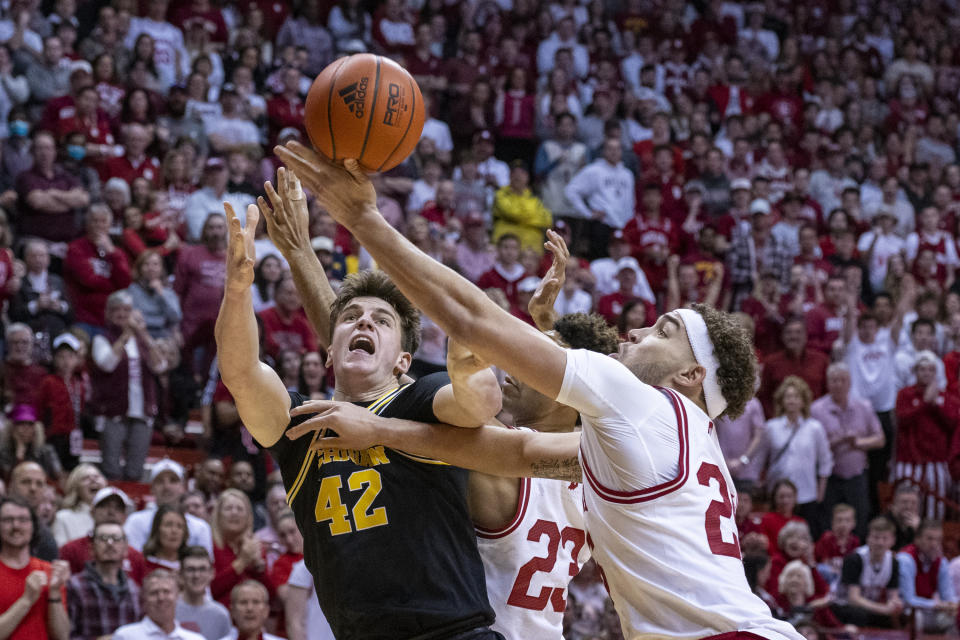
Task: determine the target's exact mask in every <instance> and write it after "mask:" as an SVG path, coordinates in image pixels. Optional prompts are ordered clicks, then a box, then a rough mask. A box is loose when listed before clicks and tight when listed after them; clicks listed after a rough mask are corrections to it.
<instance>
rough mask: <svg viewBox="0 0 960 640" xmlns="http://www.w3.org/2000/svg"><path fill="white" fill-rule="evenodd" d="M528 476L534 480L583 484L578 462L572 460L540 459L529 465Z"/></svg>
mask: <svg viewBox="0 0 960 640" xmlns="http://www.w3.org/2000/svg"><path fill="white" fill-rule="evenodd" d="M530 474H531V475H532V476H533V477H535V478H549V479H551V480H567V481H569V482H583V470H582V469H581V468H580V460H579V459H578V458H577V457H576V456H574V457H572V458H542V459H540V460H537V461H536V462H534V463H532V464H531V465H530Z"/></svg>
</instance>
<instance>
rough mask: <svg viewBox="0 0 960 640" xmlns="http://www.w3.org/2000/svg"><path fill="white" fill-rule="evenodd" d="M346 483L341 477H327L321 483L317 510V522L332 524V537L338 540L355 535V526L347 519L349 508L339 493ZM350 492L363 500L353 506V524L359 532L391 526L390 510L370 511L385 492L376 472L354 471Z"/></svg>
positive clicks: (349, 483) (368, 470)
mask: <svg viewBox="0 0 960 640" xmlns="http://www.w3.org/2000/svg"><path fill="white" fill-rule="evenodd" d="M342 486H343V480H341V478H340V476H327V477H326V478H324V479H323V481H321V482H320V492H319V495H317V506H316V509H315V510H314V515H315V516H316V520H317V522H326V521H328V520H329V521H330V535H332V536H339V535H342V534H344V533H350V532H352V531H353V526H352V525H351V524H350V520H349V519H348V518H347V507H346V505H344V504H343V501H341V500H340V489H341V487H342ZM347 488H348V489H349V490H350V491H360V490H361V489H363V493H362V494H361V495H360V499H359V500H357V503H356V504H355V505H353V510H352V512H353V522H354V523H355V524H356V527H357V531H363V530H364V529H372V528H373V527H379V526H381V525H385V524H387V523H388V519H387V510H386V509H385V508H384V507H377V508H376V509H373V510H371V511H368V509H370V506H371V505H372V504H373V501H374V500H375V499H376V497H377V495H379V494H380V489H382V488H383V485H382V483H381V482H380V472H379V471H377V470H376V469H363V470H361V471H354V472H353V473H351V474H350V477H349V478H348V479H347Z"/></svg>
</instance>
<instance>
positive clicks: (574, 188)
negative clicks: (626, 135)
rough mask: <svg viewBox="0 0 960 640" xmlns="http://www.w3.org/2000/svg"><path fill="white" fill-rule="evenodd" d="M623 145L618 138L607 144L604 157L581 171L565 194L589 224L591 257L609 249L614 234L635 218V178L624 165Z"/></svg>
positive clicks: (605, 142) (608, 141)
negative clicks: (611, 236) (611, 235)
mask: <svg viewBox="0 0 960 640" xmlns="http://www.w3.org/2000/svg"><path fill="white" fill-rule="evenodd" d="M622 158H623V145H622V143H621V142H620V140H619V139H618V138H607V139H606V140H604V141H603V157H601V158H598V159H597V160H594V161H593V162H591V163H590V164H588V165H587V166H585V167H584V168H583V169H581V170H580V171H578V172H577V174H576V175H575V176H573V179H572V180H570V183H569V184H568V185H567V188H566V189H565V190H564V193H565V194H566V196H567V199H569V200H570V204H572V205H573V208H574V210H576V212H577V215H578V216H579V217H581V218H584V219H585V220H587V221H588V223H587V224H586V225H585V231H586V235H587V236H588V238H589V242H590V255H591V256H592V257H599V256H601V255H603V254H604V253H605V252H606V250H607V244H608V243H609V241H610V234H611V233H612V232H613V230H615V229H623V227H624V225H626V224H627V222H629V221H630V219H631V218H632V217H633V215H634V178H633V173H631V172H630V171H629V170H628V169H627V168H626V167H624V166H623V163H622V162H621V159H622Z"/></svg>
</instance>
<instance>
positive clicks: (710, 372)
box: [276, 143, 801, 640]
mask: <svg viewBox="0 0 960 640" xmlns="http://www.w3.org/2000/svg"><path fill="white" fill-rule="evenodd" d="M276 151H277V154H278V156H279V157H280V158H281V160H283V162H284V163H285V164H286V165H287V167H288V168H290V169H293V170H294V172H295V173H296V174H297V176H298V177H299V178H300V179H301V180H302V181H303V183H304V184H305V186H307V187H308V188H309V189H310V191H312V192H313V193H314V194H315V196H316V197H317V200H318V202H319V204H320V205H321V206H322V207H323V208H324V209H325V210H327V211H328V212H329V213H330V214H331V216H332V217H333V218H334V219H336V220H337V221H338V222H339V223H341V224H343V225H344V226H346V227H347V229H348V230H349V231H350V232H351V233H352V234H353V235H354V236H355V237H356V238H357V239H358V240H359V241H360V243H361V244H362V245H363V246H364V247H365V248H366V249H367V250H368V251H369V252H370V254H371V255H372V256H373V258H374V259H375V260H376V262H377V264H378V265H379V266H380V267H381V268H382V269H383V270H384V271H385V272H386V273H387V274H388V275H389V276H390V278H391V279H392V280H393V282H395V283H396V285H397V286H398V287H399V288H400V289H401V290H402V291H403V292H404V293H405V294H406V295H407V296H408V297H409V298H410V300H411V301H412V302H413V303H414V304H415V305H416V306H417V307H419V308H420V309H421V310H422V311H423V312H424V313H426V314H427V315H429V316H430V317H431V318H432V319H433V320H434V321H435V322H436V323H437V324H438V325H439V326H440V327H441V328H442V329H443V330H444V331H445V332H447V334H448V335H450V336H451V337H453V338H454V339H456V340H458V341H459V342H461V343H463V344H464V345H466V347H467V348H469V349H470V350H471V351H472V352H473V353H474V354H476V356H477V357H478V358H481V359H483V360H486V361H488V362H491V363H493V364H495V365H497V366H499V367H500V368H502V369H504V370H506V371H507V372H508V373H509V374H510V375H511V377H513V378H515V379H518V380H521V381H523V382H525V383H527V384H529V385H530V386H531V387H533V388H534V389H536V390H537V391H539V392H540V393H542V394H544V395H546V396H547V397H550V398H556V399H557V400H558V401H559V402H561V403H563V404H567V405H570V406H571V407H573V408H575V409H577V410H578V411H579V412H580V415H581V418H582V421H583V431H582V434H581V437H580V443H579V462H580V463H581V464H582V468H583V472H584V475H585V476H586V477H587V480H588V483H587V485H586V486H585V488H584V504H585V521H586V525H587V542H588V545H590V546H591V547H592V549H593V554H594V557H595V558H596V560H597V563H598V565H599V567H600V568H601V569H602V571H603V572H604V575H605V582H606V584H607V586H608V588H609V590H610V593H611V597H612V598H613V601H614V604H615V606H616V608H617V611H618V613H619V615H620V620H621V624H622V626H623V630H624V635H625V636H626V637H627V638H628V639H633V638H664V637H667V638H715V637H719V638H723V639H724V640H733V639H739V638H743V639H748V638H750V639H755V638H758V637H759V638H768V639H770V640H783V639H785V638H789V639H791V640H799V639H800V637H801V636H800V635H799V634H797V633H796V632H795V631H794V630H793V629H792V627H790V625H788V624H787V623H785V622H779V621H776V620H774V619H773V617H772V615H771V614H770V611H769V609H768V608H767V606H766V605H765V604H764V603H763V602H762V601H761V600H760V599H759V598H758V597H756V596H755V595H753V594H752V593H751V591H750V588H749V586H748V585H747V581H746V577H745V575H744V571H743V566H742V563H741V560H740V549H739V544H738V541H737V537H736V526H735V524H734V519H733V514H734V505H735V499H736V494H735V492H734V490H733V482H732V480H731V478H730V474H729V472H728V471H727V469H726V465H725V463H724V459H723V453H722V452H721V451H720V446H719V444H718V443H717V436H716V433H715V429H714V428H713V422H712V420H713V419H714V418H716V417H718V416H720V415H727V414H729V415H733V416H736V415H737V414H738V413H739V412H741V411H743V407H744V405H745V404H746V402H747V400H748V399H749V398H750V397H751V396H752V395H753V383H754V379H755V359H754V355H753V347H752V344H751V342H750V340H749V339H748V338H747V336H746V335H745V334H744V332H743V331H742V329H740V327H739V326H738V325H737V324H736V322H734V321H733V320H732V319H731V318H730V316H729V315H727V314H725V313H722V312H718V311H715V310H712V309H709V308H707V307H703V306H697V307H696V308H695V309H680V310H677V311H673V312H671V313H669V314H667V315H664V316H661V317H660V318H659V319H658V320H657V323H656V324H655V325H654V326H653V327H650V328H647V329H642V330H639V331H635V332H633V333H632V335H631V338H632V340H631V342H627V343H624V344H622V345H621V348H620V351H619V354H618V356H617V359H616V360H615V359H613V358H608V357H606V356H602V355H600V354H597V353H593V352H590V351H583V350H574V351H572V350H566V349H563V348H562V347H560V346H558V345H557V344H555V343H554V342H552V341H551V340H549V339H548V338H545V337H544V336H542V335H541V334H540V333H539V332H537V331H536V330H535V329H534V328H533V327H530V326H529V325H527V324H526V323H524V322H522V321H520V320H518V319H516V318H514V317H513V316H511V315H509V314H508V313H507V312H505V311H504V310H503V309H501V308H500V307H498V306H497V305H496V304H494V303H493V302H492V301H490V300H489V299H488V298H487V297H486V296H485V295H484V294H483V292H482V291H480V290H479V289H478V288H477V287H475V286H474V285H473V284H471V283H469V282H468V281H467V280H465V279H463V278H462V277H460V276H459V275H457V274H456V273H454V272H453V271H452V270H450V269H448V268H446V267H443V266H441V265H439V264H438V263H437V262H436V261H434V260H432V259H431V258H430V257H428V256H427V255H426V254H424V253H422V252H421V251H419V250H418V249H417V248H416V247H414V246H413V245H412V244H411V243H410V242H409V241H407V240H406V239H405V238H404V237H403V236H402V235H400V234H399V233H397V232H396V230H394V229H393V228H392V227H390V225H389V224H388V223H387V222H386V220H384V219H383V217H382V216H381V215H380V212H379V211H378V210H377V206H376V199H377V198H376V193H375V191H374V189H373V186H372V185H371V184H370V181H369V179H368V178H367V176H366V175H365V174H364V173H363V172H362V171H361V170H360V167H359V165H358V164H357V163H356V161H355V160H347V161H346V162H345V165H346V167H347V168H346V169H345V168H343V167H340V166H337V165H334V164H332V163H330V162H328V161H326V160H324V159H323V158H321V157H320V156H319V155H317V154H316V153H314V152H313V151H311V150H310V149H308V148H306V147H304V146H303V145H299V144H296V143H291V144H289V145H288V146H287V147H277V149H276ZM618 360H619V361H618ZM318 408H319V407H308V408H307V410H309V411H311V412H312V411H316V410H317V409H318ZM347 410H348V407H347V406H346V405H341V406H338V407H329V406H328V408H326V409H325V410H324V411H323V413H322V414H320V415H318V416H316V417H315V418H313V419H311V420H308V421H307V422H306V423H304V424H303V425H302V426H301V427H299V428H293V429H290V430H289V431H288V432H287V433H288V437H291V438H296V437H302V436H303V435H306V434H307V433H310V432H311V431H312V430H321V429H324V428H325V427H326V426H328V425H329V424H330V423H331V422H332V419H331V417H332V416H335V415H336V414H337V413H338V412H339V411H347ZM299 411H300V408H297V409H296V410H294V413H298V412H299ZM405 426H406V425H405ZM438 429H442V427H438ZM399 431H401V432H402V431H403V429H400V430H399ZM494 431H500V432H504V433H503V434H494V436H495V437H497V436H498V435H499V437H501V438H502V436H503V435H506V436H508V438H507V441H508V442H510V446H509V448H504V449H500V450H499V452H498V454H499V458H500V459H501V462H510V461H511V460H512V461H513V462H514V465H513V467H512V468H510V469H509V470H508V473H507V474H506V475H509V474H510V473H515V472H516V471H517V470H518V469H524V470H525V471H526V472H527V473H530V472H531V471H535V470H539V471H540V473H541V474H544V475H547V474H548V473H549V470H546V471H545V469H549V468H550V467H553V468H554V470H555V472H557V473H558V474H559V472H562V471H564V470H566V471H567V472H568V473H571V472H575V469H576V468H577V466H578V464H577V463H578V448H577V445H576V435H577V434H540V433H532V432H525V431H519V432H517V431H505V430H503V429H489V428H484V427H481V428H480V429H479V430H478V433H479V434H490V433H491V432H494ZM338 433H339V431H338ZM343 437H344V436H340V437H339V438H338V437H331V438H330V439H329V440H324V439H322V438H321V440H320V441H319V442H317V443H316V445H317V446H318V447H321V448H325V447H329V446H334V447H337V446H343V445H342V438H343ZM391 437H392V436H390V435H389V434H386V433H383V434H380V435H379V436H377V441H378V442H380V443H381V444H385V445H387V446H394V445H392V444H389V443H387V442H386V441H385V440H386V439H390V438H391ZM438 437H439V436H438ZM480 437H483V436H480ZM338 440H341V443H337V441H338ZM400 440H403V438H402V437H401V438H399V439H398V441H400ZM351 446H352V445H351ZM397 446H398V447H399V448H401V449H404V448H406V446H407V445H405V444H400V445H397ZM476 452H477V453H476V455H478V456H479V454H480V448H479V447H478V449H477V450H476ZM492 462H493V463H497V459H496V458H495V459H494V460H493V461H492ZM491 466H494V465H491ZM532 475H538V474H532Z"/></svg>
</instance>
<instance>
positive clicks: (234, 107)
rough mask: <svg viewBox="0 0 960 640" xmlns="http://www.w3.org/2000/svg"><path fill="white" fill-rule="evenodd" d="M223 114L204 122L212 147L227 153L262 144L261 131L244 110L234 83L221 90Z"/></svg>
mask: <svg viewBox="0 0 960 640" xmlns="http://www.w3.org/2000/svg"><path fill="white" fill-rule="evenodd" d="M220 108H221V113H220V115H219V116H218V117H216V118H207V119H206V120H204V127H205V128H206V131H207V139H208V140H209V141H210V147H211V148H212V149H213V150H214V151H216V152H218V153H225V152H227V151H229V150H231V149H234V148H236V147H252V146H256V145H259V144H260V131H259V130H258V129H257V126H256V125H255V124H253V122H251V121H250V119H249V118H248V117H247V116H246V114H245V113H244V110H243V101H242V100H241V98H240V94H239V93H238V92H237V88H236V87H235V86H234V84H233V83H232V82H228V83H226V84H224V85H223V88H222V89H221V90H220Z"/></svg>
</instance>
